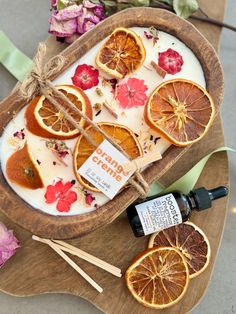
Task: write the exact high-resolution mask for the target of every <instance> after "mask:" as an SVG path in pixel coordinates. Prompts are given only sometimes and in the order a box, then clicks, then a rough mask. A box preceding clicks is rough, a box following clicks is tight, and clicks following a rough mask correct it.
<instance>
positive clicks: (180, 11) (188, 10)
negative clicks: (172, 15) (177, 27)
mask: <svg viewBox="0 0 236 314" xmlns="http://www.w3.org/2000/svg"><path fill="white" fill-rule="evenodd" d="M173 7H174V10H175V12H176V14H177V15H178V16H180V17H182V18H183V19H187V18H188V17H190V15H192V14H193V13H194V12H196V11H197V10H198V8H199V6H198V2H197V0H173Z"/></svg>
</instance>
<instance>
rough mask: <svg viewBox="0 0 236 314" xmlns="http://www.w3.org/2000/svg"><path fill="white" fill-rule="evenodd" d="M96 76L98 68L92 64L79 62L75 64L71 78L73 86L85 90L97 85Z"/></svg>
mask: <svg viewBox="0 0 236 314" xmlns="http://www.w3.org/2000/svg"><path fill="white" fill-rule="evenodd" d="M98 76H99V72H98V70H97V69H95V68H94V67H93V66H92V65H88V64H80V65H78V66H77V68H76V70H75V74H74V76H73V77H72V78H71V79H72V82H73V84H74V85H75V86H77V87H80V88H81V89H83V90H86V89H90V88H92V87H94V86H97V85H98V83H99V79H98Z"/></svg>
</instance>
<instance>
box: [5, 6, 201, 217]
mask: <svg viewBox="0 0 236 314" xmlns="http://www.w3.org/2000/svg"><path fill="white" fill-rule="evenodd" d="M58 3H59V2H57V3H56V4H57V5H58ZM56 4H53V6H54V11H53V13H52V18H51V31H52V32H55V34H57V36H61V37H63V38H64V37H66V38H67V39H68V38H70V37H71V36H74V35H76V36H77V35H78V34H81V33H82V32H83V31H84V30H85V29H87V28H88V27H92V26H93V25H95V24H96V23H98V22H99V19H102V18H103V14H102V9H101V8H100V7H99V6H97V5H95V4H91V3H90V2H89V1H83V2H82V3H81V4H80V5H76V6H72V7H65V8H62V9H60V10H57V9H56V7H55V5H56ZM81 20H83V23H84V24H83V27H84V29H81V28H80V27H78V21H80V22H79V25H80V26H81V25H82V24H81ZM57 31H58V33H56V32H57ZM119 47H121V48H122V47H123V48H122V49H123V50H119V49H120V48H119ZM109 49H110V50H109ZM121 51H123V54H122V53H121ZM154 65H155V66H154ZM177 78H178V79H179V78H182V79H191V80H192V81H193V82H196V83H197V84H199V85H200V86H201V87H203V88H204V87H205V85H206V83H205V78H204V74H203V70H202V67H201V65H200V63H199V61H198V59H197V58H196V56H195V55H194V54H193V52H192V51H191V50H190V49H188V48H187V47H186V46H185V44H183V43H182V42H181V41H179V40H178V39H177V38H176V37H174V36H172V35H169V34H167V33H165V32H162V31H159V30H157V29H155V28H153V27H151V28H147V27H146V28H145V27H132V28H129V29H125V28H118V29H116V30H115V31H114V32H113V33H112V34H110V36H108V37H107V38H105V39H104V40H103V41H102V42H101V43H98V44H97V45H95V46H94V47H93V48H92V49H90V51H89V52H87V53H86V54H84V56H83V57H81V58H80V59H79V60H77V61H76V62H75V63H74V64H73V65H72V66H71V67H69V68H68V69H67V70H66V72H65V73H63V74H62V75H60V76H59V77H58V78H57V79H55V80H54V82H53V83H54V84H55V85H56V86H57V89H58V90H59V91H61V92H62V93H63V94H64V95H66V96H67V97H68V98H69V99H70V101H71V102H72V103H73V104H75V106H76V107H77V108H79V109H80V110H81V111H82V112H83V114H85V115H86V116H87V117H88V118H89V119H91V120H92V121H93V122H95V123H99V125H100V127H101V128H103V129H104V130H105V132H108V134H110V136H112V138H116V140H117V141H118V143H119V144H120V145H121V146H122V148H123V149H124V150H125V152H126V153H128V154H129V156H132V158H137V157H140V156H142V155H146V154H149V153H151V152H153V153H154V152H160V153H161V154H163V153H164V152H165V151H166V149H167V148H168V147H169V146H170V145H171V141H170V140H168V139H166V138H165V136H163V134H162V135H161V134H160V132H159V131H158V129H157V128H155V127H152V125H151V127H150V123H147V121H146V119H145V108H146V106H147V103H148V101H149V99H150V97H151V95H152V93H153V91H154V90H155V89H156V88H157V86H159V85H160V84H162V83H163V82H164V81H167V80H171V79H177ZM173 99H174V98H173ZM154 100H155V99H154ZM61 105H62V107H63V108H66V104H65V103H64V102H63V101H61ZM68 112H69V114H71V115H72V117H73V118H74V119H75V120H76V122H78V123H79V126H80V127H81V128H84V129H85V130H86V132H87V133H88V134H89V136H90V137H91V138H93V139H94V140H95V142H96V143H101V142H102V137H101V135H99V133H98V134H97V133H96V132H94V131H92V129H91V128H89V127H88V124H87V123H86V121H85V120H84V119H83V118H81V116H79V115H77V114H76V113H75V112H72V111H70V110H69V111H68ZM152 118H153V119H154V120H155V119H156V116H155V115H154V117H153V115H152ZM154 122H155V121H154ZM154 122H153V124H154V125H155V123H154ZM1 145H4V147H5V149H4V153H3V155H2V169H3V173H4V174H5V177H6V179H7V180H8V183H9V184H10V185H11V187H12V188H13V189H14V191H15V192H16V193H17V194H18V195H20V197H22V198H23V199H24V200H25V201H26V202H27V203H29V204H30V205H31V206H32V207H33V208H37V209H39V210H41V211H43V212H45V213H47V214H50V215H60V216H64V215H79V214H83V213H88V212H90V211H93V210H96V209H97V208H99V207H100V206H102V205H104V204H105V203H107V202H108V201H109V198H108V197H106V196H105V195H104V194H103V193H101V192H99V190H98V189H96V188H94V187H93V186H92V184H91V183H88V182H87V181H86V180H81V178H80V175H79V174H78V172H77V171H78V168H79V166H78V165H82V164H83V163H84V162H85V160H86V158H88V157H89V156H90V155H91V154H92V152H93V151H94V147H93V146H92V145H91V143H88V142H87V140H86V139H85V138H84V137H83V136H82V135H81V134H80V132H79V131H78V130H77V129H76V128H75V127H74V125H73V123H72V122H70V121H69V120H67V118H66V116H65V115H64V114H63V113H62V112H61V111H59V110H58V109H56V108H55V107H54V106H53V105H52V104H51V103H50V102H49V101H48V100H47V99H45V97H44V96H41V97H36V98H35V99H33V100H32V102H31V103H30V104H29V105H27V106H26V107H25V108H23V109H22V110H21V111H20V112H19V113H18V114H17V115H16V116H15V117H14V119H13V120H12V121H11V122H10V123H9V124H8V126H7V127H6V130H5V132H4V134H3V138H2V143H1ZM20 153H21V154H22V153H24V154H25V157H26V158H27V159H26V161H27V162H26V163H24V165H22V164H20V165H19V163H17V164H16V163H14V160H17V155H18V154H20ZM14 154H15V155H14ZM12 156H14V158H15V159H14V160H13V157H12ZM107 158H108V157H107ZM11 160H13V161H11ZM9 161H11V164H10V167H9ZM15 166H20V167H23V168H22V169H24V172H23V173H24V175H22V172H15V173H18V177H17V178H15V177H14V176H13V171H11V169H15V168H14V167H15ZM99 166H100V167H104V168H105V166H104V165H103V164H102V163H100V165H99ZM106 171H111V170H109V169H108V168H107V169H106ZM23 183H24V184H23ZM26 186H27V188H26ZM33 188H34V193H33V194H32V189H33Z"/></svg>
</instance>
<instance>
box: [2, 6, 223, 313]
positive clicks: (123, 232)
mask: <svg viewBox="0 0 236 314" xmlns="http://www.w3.org/2000/svg"><path fill="white" fill-rule="evenodd" d="M206 3H208V1H207V2H205V1H204V4H205V5H206ZM213 3H214V4H215V7H218V8H219V11H217V12H218V14H219V15H218V18H219V19H221V20H222V19H223V12H224V6H223V4H224V3H225V2H224V1H220V0H217V1H215V0H210V1H209V7H210V4H213ZM222 3H223V4H222ZM204 8H205V7H204ZM212 17H214V16H212ZM200 27H201V31H202V32H203V33H204V34H205V30H206V32H207V34H208V36H209V37H208V38H209V40H211V41H212V42H214V45H215V47H216V48H217V47H218V43H219V36H220V29H219V28H215V27H211V26H209V25H204V24H201V25H200ZM48 47H49V53H51V54H53V51H54V49H55V48H58V47H59V45H56V42H55V40H54V39H53V38H50V39H49V40H48ZM223 144H224V138H223V131H222V126H221V121H220V117H219V116H217V117H216V119H215V122H214V124H213V126H212V128H211V129H210V130H209V132H208V134H207V135H206V136H205V138H204V139H203V140H202V141H200V142H199V143H197V144H195V145H193V146H192V147H191V148H190V149H189V150H188V152H186V153H185V154H184V156H182V158H181V159H180V160H179V161H178V162H176V163H175V165H174V166H173V167H172V168H171V170H170V171H168V172H167V173H166V174H165V175H164V176H162V178H161V180H160V181H161V182H162V183H163V184H166V185H168V184H170V183H171V182H173V180H175V179H177V178H178V177H180V176H181V175H182V174H183V173H185V172H186V171H187V170H188V169H189V168H191V166H192V165H193V164H195V163H196V162H197V161H198V160H199V159H200V158H202V157H203V156H204V155H205V154H207V153H209V152H210V151H212V150H213V149H214V148H217V147H219V146H221V145H223ZM223 184H225V185H228V184H229V178H228V162H227V156H226V154H225V153H217V154H215V155H214V156H213V157H211V158H210V160H209V162H208V163H207V165H206V167H205V168H204V171H203V173H202V175H201V177H200V179H199V181H198V183H197V186H205V187H207V188H213V187H215V186H216V185H223ZM226 209H227V198H223V199H220V200H218V201H216V202H215V203H214V206H213V208H212V209H209V210H207V211H204V212H201V213H196V214H193V215H192V219H191V221H193V222H194V223H196V224H197V225H198V226H199V227H201V228H202V229H203V230H204V232H205V233H206V235H207V236H208V238H209V241H210V244H211V249H212V255H211V260H210V264H209V266H208V268H207V270H206V271H205V272H204V273H202V274H201V275H200V276H199V277H197V278H195V279H193V280H192V281H191V283H190V286H189V289H188V291H187V294H186V296H185V297H184V299H183V300H182V301H181V302H180V303H178V304H177V305H175V306H174V307H171V308H170V309H166V310H163V311H161V313H168V314H173V313H174V314H184V313H187V312H189V311H190V310H191V309H192V308H193V307H194V306H195V305H196V304H197V303H198V302H199V300H200V299H201V297H202V296H203V294H204V292H205V290H206V288H207V285H208V283H209V280H210V277H211V274H212V270H213V266H214V262H215V259H216V255H217V252H218V248H219V245H220V241H221V237H222V233H223V228H224V221H225V216H226ZM0 220H1V221H3V222H4V223H5V224H6V225H7V226H8V227H9V228H12V229H14V231H15V233H16V236H17V237H18V238H19V239H20V240H21V243H22V248H21V249H19V250H18V251H17V253H16V255H15V256H14V257H12V258H11V259H10V260H9V261H8V263H7V264H6V265H5V266H4V267H3V268H2V269H0V290H1V291H4V292H6V293H9V294H12V295H17V296H29V295H35V294H42V293H70V294H74V295H78V296H81V297H83V298H85V299H87V300H89V301H90V302H91V303H93V304H94V305H95V306H97V307H98V308H100V309H101V310H102V311H104V312H105V313H107V314H113V313H115V314H126V313H130V314H149V313H158V311H153V310H151V309H148V308H145V307H143V306H142V305H140V304H139V303H137V302H136V301H135V300H134V299H133V298H132V297H131V295H130V294H129V292H128V290H127V288H126V286H125V282H124V279H123V278H121V279H117V278H115V277H113V276H112V275H110V274H108V273H106V272H105V271H102V270H98V269H97V268H96V267H94V266H92V265H89V264H87V263H85V262H84V261H82V260H79V259H77V258H74V257H73V259H74V260H75V261H76V262H77V263H78V264H79V265H80V266H81V267H82V268H83V269H84V270H86V271H87V272H88V273H89V274H90V275H93V276H94V279H95V280H96V281H97V282H98V283H99V284H100V285H101V286H102V287H103V288H104V292H103V293H102V294H98V293H96V291H94V290H93V289H92V288H91V287H90V286H89V285H88V284H87V283H86V282H85V281H84V280H83V279H82V278H81V277H79V276H78V275H77V274H76V273H75V272H74V271H73V269H71V268H70V267H69V266H68V265H67V264H66V263H65V262H63V261H62V260H61V259H60V257H58V256H57V255H56V254H55V253H54V252H53V251H52V250H51V249H50V248H48V247H47V246H44V245H43V244H40V243H36V242H34V241H32V240H31V233H30V232H28V231H26V230H24V229H22V228H21V227H19V226H17V225H16V224H15V223H14V222H12V221H11V220H9V219H8V218H7V217H6V216H4V215H3V214H2V213H0ZM70 243H72V244H73V245H76V246H78V247H79V248H81V249H83V250H85V251H87V252H89V253H91V254H93V255H95V256H98V257H99V258H102V259H104V260H106V261H107V262H110V263H112V264H114V265H116V266H118V267H120V268H121V269H122V272H123V273H124V272H125V270H126V269H127V267H128V265H129V264H130V262H131V261H132V259H133V258H134V257H135V256H136V255H137V254H138V253H139V252H141V251H142V250H144V249H145V248H146V247H147V243H148V238H147V237H143V238H138V239H137V238H134V237H133V235H132V231H131V228H130V227H129V225H128V222H127V219H126V216H125V214H122V215H121V216H119V217H118V218H117V219H116V220H115V221H114V222H112V223H111V224H110V225H107V226H104V227H102V228H100V229H98V230H96V231H95V232H93V233H90V234H89V235H87V236H84V237H82V238H79V239H74V240H72V241H70Z"/></svg>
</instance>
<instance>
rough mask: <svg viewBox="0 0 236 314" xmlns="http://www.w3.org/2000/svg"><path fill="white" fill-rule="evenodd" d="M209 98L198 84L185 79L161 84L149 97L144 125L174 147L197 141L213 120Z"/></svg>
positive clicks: (211, 101) (211, 102) (212, 109)
mask: <svg viewBox="0 0 236 314" xmlns="http://www.w3.org/2000/svg"><path fill="white" fill-rule="evenodd" d="M214 112H215V109H214V104H213V100H212V99H211V96H210V95H209V94H208V92H207V91H206V90H205V89H204V88H203V87H201V86H200V85H198V84H196V83H194V82H192V81H188V80H185V79H175V80H170V81H166V82H164V83H162V84H160V85H159V86H158V87H157V88H156V89H155V90H154V91H153V93H152V94H151V96H150V98H149V100H148V102H147V104H146V107H145V110H144V118H145V120H146V122H147V124H148V125H149V126H150V127H151V128H153V129H156V130H157V131H158V132H160V133H161V134H162V135H163V136H164V137H166V138H167V139H169V141H171V142H172V143H173V144H175V145H177V146H186V145H190V144H193V143H195V142H197V141H199V140H200V139H201V138H202V137H203V136H204V135H205V134H206V132H207V131H208V129H209V127H210V125H211V123H212V121H213V117H214Z"/></svg>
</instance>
